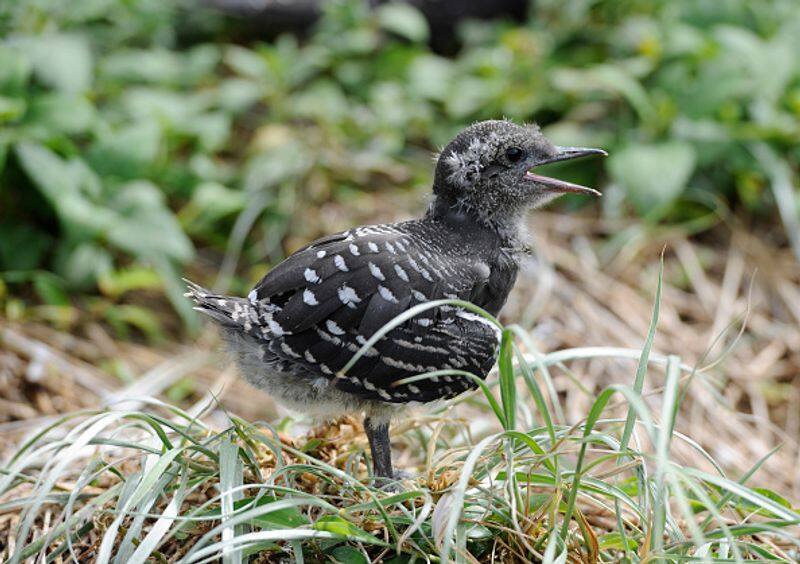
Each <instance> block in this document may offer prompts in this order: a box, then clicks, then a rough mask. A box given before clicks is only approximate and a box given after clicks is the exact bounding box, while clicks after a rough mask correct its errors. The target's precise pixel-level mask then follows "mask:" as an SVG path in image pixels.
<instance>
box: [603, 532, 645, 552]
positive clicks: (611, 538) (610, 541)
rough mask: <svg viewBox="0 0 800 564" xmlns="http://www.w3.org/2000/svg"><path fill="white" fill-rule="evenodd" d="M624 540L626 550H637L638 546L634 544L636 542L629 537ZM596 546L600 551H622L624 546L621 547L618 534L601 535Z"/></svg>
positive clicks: (620, 537) (620, 536) (620, 538)
mask: <svg viewBox="0 0 800 564" xmlns="http://www.w3.org/2000/svg"><path fill="white" fill-rule="evenodd" d="M625 540H626V541H627V544H628V546H627V549H628V550H638V548H639V545H638V544H636V541H635V540H633V539H632V538H630V537H626V538H625ZM597 544H598V546H599V547H600V550H624V549H625V546H624V545H623V539H622V535H621V534H619V533H607V534H605V535H602V536H601V537H599V538H598V539H597Z"/></svg>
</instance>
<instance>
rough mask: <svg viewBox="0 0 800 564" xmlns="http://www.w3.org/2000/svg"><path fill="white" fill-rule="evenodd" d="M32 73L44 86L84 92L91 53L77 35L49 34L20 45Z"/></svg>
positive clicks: (87, 87) (83, 39)
mask: <svg viewBox="0 0 800 564" xmlns="http://www.w3.org/2000/svg"><path fill="white" fill-rule="evenodd" d="M20 43H21V45H22V46H23V49H24V50H25V52H26V53H27V54H28V56H29V57H30V61H31V63H32V66H33V72H34V74H35V75H36V77H37V78H38V79H39V80H40V81H41V82H43V83H44V84H46V85H48V86H51V87H52V88H54V89H56V90H59V91H61V92H66V93H80V92H86V91H87V90H89V88H90V87H91V85H92V53H91V51H90V50H89V42H88V41H87V39H86V37H84V36H81V35H68V34H50V35H41V36H38V37H27V38H24V39H22V40H21V41H20Z"/></svg>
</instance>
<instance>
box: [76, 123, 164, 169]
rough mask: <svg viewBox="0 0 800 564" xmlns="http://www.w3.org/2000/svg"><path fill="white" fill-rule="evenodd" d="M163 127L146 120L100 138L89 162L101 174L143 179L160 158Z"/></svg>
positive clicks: (90, 154)
mask: <svg viewBox="0 0 800 564" xmlns="http://www.w3.org/2000/svg"><path fill="white" fill-rule="evenodd" d="M161 144H162V134H161V128H160V127H159V126H158V123H156V121H155V120H152V119H144V120H139V121H137V122H135V123H132V124H128V125H125V126H123V127H121V128H119V129H117V130H115V131H111V132H107V133H105V134H104V135H102V136H100V137H99V138H98V139H97V141H96V142H95V143H94V145H92V147H91V149H90V150H89V156H88V159H89V162H90V163H91V164H92V166H93V167H94V169H95V170H97V171H98V172H100V173H101V174H108V175H113V176H117V177H120V178H130V179H134V178H140V177H142V176H146V175H147V172H148V170H149V169H150V167H151V166H152V165H153V163H154V162H155V160H156V158H157V157H158V154H159V150H160V148H161Z"/></svg>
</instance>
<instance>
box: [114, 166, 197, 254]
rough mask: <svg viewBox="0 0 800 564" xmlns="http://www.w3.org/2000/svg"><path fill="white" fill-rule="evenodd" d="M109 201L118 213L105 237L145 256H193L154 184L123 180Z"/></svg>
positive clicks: (190, 248) (129, 250)
mask: <svg viewBox="0 0 800 564" xmlns="http://www.w3.org/2000/svg"><path fill="white" fill-rule="evenodd" d="M109 204H110V206H111V207H112V209H114V210H116V212H118V214H119V215H118V217H117V220H116V221H115V223H114V224H113V225H111V226H109V229H108V230H107V237H108V240H109V241H110V242H111V243H112V244H113V245H115V246H116V247H117V248H120V249H123V250H126V251H128V252H130V253H132V254H134V255H137V256H139V257H141V258H144V259H150V258H153V257H156V256H165V257H168V258H170V259H172V260H175V261H177V262H179V263H185V262H188V261H189V260H190V259H191V258H192V257H193V256H194V248H193V246H192V243H191V241H189V238H188V237H187V236H186V234H185V233H184V232H183V230H182V229H181V228H180V225H179V224H178V221H177V219H176V218H175V216H174V215H173V214H172V212H171V211H170V209H169V208H168V207H167V205H166V202H165V200H164V195H163V194H162V192H161V191H160V190H159V189H158V188H157V187H156V186H155V185H154V184H152V183H150V182H147V181H144V180H141V181H135V182H130V183H128V184H125V185H123V186H121V187H120V188H119V189H118V191H117V193H116V195H115V196H114V198H112V200H111V201H110V202H109Z"/></svg>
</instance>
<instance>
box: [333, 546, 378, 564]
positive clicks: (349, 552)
mask: <svg viewBox="0 0 800 564" xmlns="http://www.w3.org/2000/svg"><path fill="white" fill-rule="evenodd" d="M330 556H331V559H332V560H333V561H334V562H337V563H339V564H368V563H369V561H368V560H367V559H366V557H365V556H364V554H363V553H362V552H361V551H360V550H358V549H356V548H354V547H352V546H337V547H336V548H334V549H333V550H332V551H331V552H330Z"/></svg>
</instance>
